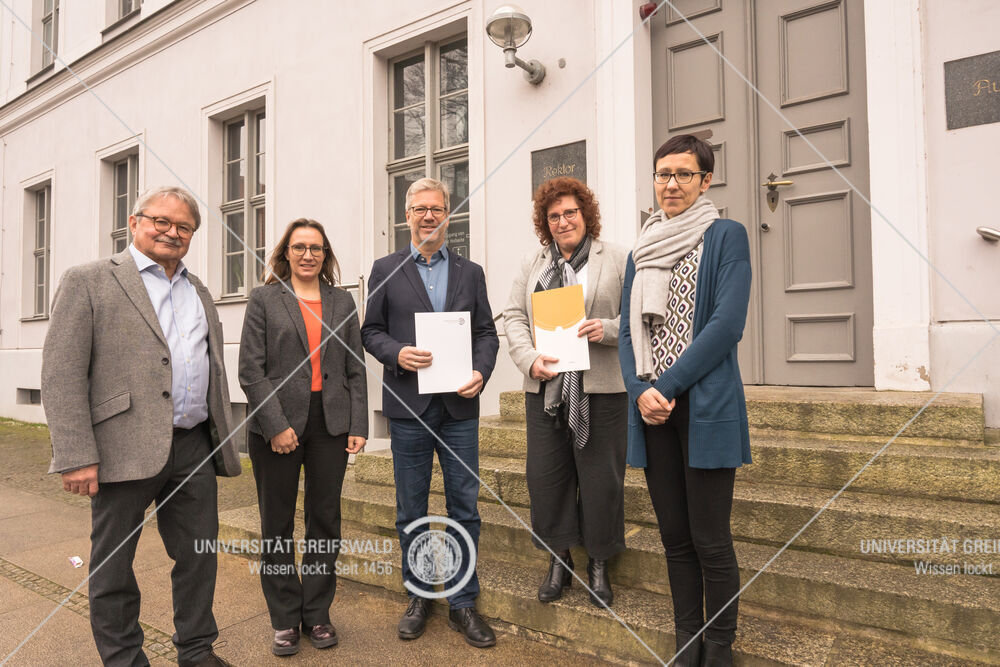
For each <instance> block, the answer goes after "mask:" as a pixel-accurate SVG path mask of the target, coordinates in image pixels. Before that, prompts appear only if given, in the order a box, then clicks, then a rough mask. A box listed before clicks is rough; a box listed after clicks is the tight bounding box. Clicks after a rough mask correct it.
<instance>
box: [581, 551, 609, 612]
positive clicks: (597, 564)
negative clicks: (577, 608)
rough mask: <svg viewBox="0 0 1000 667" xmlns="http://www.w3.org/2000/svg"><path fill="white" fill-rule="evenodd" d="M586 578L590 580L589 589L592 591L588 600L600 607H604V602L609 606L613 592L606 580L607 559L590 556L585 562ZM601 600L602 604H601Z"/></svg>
mask: <svg viewBox="0 0 1000 667" xmlns="http://www.w3.org/2000/svg"><path fill="white" fill-rule="evenodd" d="M587 578H588V579H589V580H590V590H592V591H594V592H593V593H591V595H590V601H591V602H592V603H593V604H594V606H595V607H600V608H601V609H604V605H605V604H606V605H607V606H609V607H610V606H611V603H612V602H613V601H614V599H615V594H614V593H612V592H611V582H610V581H609V580H608V561H607V560H596V559H594V558H591V559H590V562H589V563H587ZM602 600H603V601H604V604H601V601H602Z"/></svg>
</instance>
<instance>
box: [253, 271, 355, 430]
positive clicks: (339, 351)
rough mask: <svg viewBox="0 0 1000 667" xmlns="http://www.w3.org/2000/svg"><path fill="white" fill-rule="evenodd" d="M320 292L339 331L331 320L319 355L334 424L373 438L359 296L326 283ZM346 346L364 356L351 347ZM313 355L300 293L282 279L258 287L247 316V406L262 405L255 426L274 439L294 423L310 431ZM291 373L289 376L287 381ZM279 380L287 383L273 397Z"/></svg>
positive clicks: (327, 412)
mask: <svg viewBox="0 0 1000 667" xmlns="http://www.w3.org/2000/svg"><path fill="white" fill-rule="evenodd" d="M320 299H321V300H322V302H323V322H324V324H326V326H327V327H330V329H333V330H335V331H336V334H335V335H333V336H330V330H329V329H327V328H326V327H323V329H322V332H321V334H320V340H326V342H325V343H323V345H322V346H321V347H320V362H319V364H320V365H319V368H320V372H321V373H322V374H323V414H324V416H325V419H326V430H327V431H328V432H329V433H330V435H340V434H341V433H347V434H348V435H360V436H362V437H365V438H367V437H368V384H367V381H366V378H365V367H364V363H363V360H364V351H363V350H362V349H361V332H360V330H359V327H358V317H357V311H356V309H355V307H354V299H352V298H351V295H350V294H348V293H347V292H345V291H344V290H342V289H339V288H337V287H334V286H333V285H328V284H326V283H323V282H320ZM341 323H343V326H341ZM338 327H340V328H339V329H338ZM341 341H343V342H341ZM345 345H346V346H347V347H350V349H351V350H353V351H354V353H355V354H356V355H357V357H355V356H354V355H352V354H349V353H348V351H347V349H346V348H345ZM308 355H309V339H308V337H307V336H306V325H305V320H304V319H303V318H302V310H301V308H300V307H299V302H298V300H297V299H296V298H295V294H294V293H292V292H291V291H290V290H288V289H286V288H285V287H284V286H283V285H281V284H280V283H272V284H270V285H262V286H260V287H258V288H256V289H254V290H253V291H252V292H251V293H250V300H249V302H248V303H247V311H246V315H244V317H243V337H242V340H241V341H240V364H239V375H240V386H241V387H243V391H244V393H246V395H247V409H248V410H251V411H252V410H254V409H255V408H257V407H258V406H260V410H258V411H257V413H256V414H255V415H254V416H253V417H252V418H251V419H250V425H249V426H250V430H251V431H252V432H254V433H258V434H260V435H262V436H263V437H264V438H265V439H267V440H270V439H271V438H273V437H274V436H275V435H277V434H278V433H281V432H282V431H284V430H285V429H287V428H288V427H289V426H291V427H292V428H293V429H294V430H295V433H296V435H298V436H301V435H302V432H303V431H304V430H305V427H306V419H307V418H308V416H309V397H310V394H311V393H312V364H310V363H309V362H306V363H305V364H302V365H301V366H300V364H301V363H302V360H303V359H305V358H306V357H307V356H308ZM359 359H361V360H362V361H359ZM296 367H298V369H297V370H296ZM289 376H291V377H290V378H289ZM285 378H289V379H288V381H287V382H285V383H284V384H281V383H282V381H283V380H285ZM278 385H281V388H280V389H278V393H277V395H276V396H271V394H272V392H273V391H274V390H275V388H277V387H278ZM269 396H270V399H269V400H268V397H269Z"/></svg>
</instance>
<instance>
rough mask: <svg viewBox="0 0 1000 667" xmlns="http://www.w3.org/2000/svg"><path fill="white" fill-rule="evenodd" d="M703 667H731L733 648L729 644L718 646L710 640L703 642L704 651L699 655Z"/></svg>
mask: <svg viewBox="0 0 1000 667" xmlns="http://www.w3.org/2000/svg"><path fill="white" fill-rule="evenodd" d="M701 664H702V666H703V667H732V665H733V647H732V645H731V644H719V643H717V642H713V641H712V640H711V639H706V640H705V649H704V650H703V651H702V654H701Z"/></svg>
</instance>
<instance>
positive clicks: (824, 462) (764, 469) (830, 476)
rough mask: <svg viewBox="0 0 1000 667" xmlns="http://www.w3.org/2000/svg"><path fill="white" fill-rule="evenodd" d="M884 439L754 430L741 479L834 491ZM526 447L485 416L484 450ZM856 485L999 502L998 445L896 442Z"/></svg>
mask: <svg viewBox="0 0 1000 667" xmlns="http://www.w3.org/2000/svg"><path fill="white" fill-rule="evenodd" d="M884 444H885V442H884V440H883V441H876V442H869V441H863V440H858V439H846V438H837V439H833V438H829V437H823V436H814V435H811V434H808V433H794V432H789V431H765V430H762V429H757V430H755V431H754V433H753V434H752V437H751V439H750V447H751V450H752V453H753V460H754V462H753V464H752V465H748V466H744V467H742V468H740V469H739V470H738V471H737V473H736V479H737V480H741V481H745V482H765V483H769V484H791V485H797V486H813V487H818V488H825V489H833V490H837V489H840V488H841V487H842V486H843V485H844V484H846V483H847V482H848V481H849V480H850V479H851V478H852V477H853V476H854V474H855V473H856V472H857V471H859V470H861V468H862V466H864V465H865V464H866V463H867V462H868V461H869V460H870V459H871V457H872V455H874V454H875V453H876V452H878V451H879V450H880V449H882V447H883V445H884ZM525 447H526V444H525V425H524V422H515V421H508V420H504V419H502V418H500V417H485V418H483V419H481V420H480V427H479V452H480V455H482V456H490V457H502V458H520V459H523V458H524V456H525V451H526V450H525ZM851 489H852V490H855V491H867V492H871V493H884V494H888V495H893V496H908V497H917V498H941V499H950V500H964V501H975V502H985V503H1000V449H997V448H993V447H983V446H981V445H980V446H961V445H955V444H950V445H942V446H938V447H927V446H924V445H916V444H904V443H899V442H894V443H893V444H891V445H890V446H889V448H888V449H886V450H885V451H884V452H883V453H882V454H881V455H880V456H879V458H878V459H876V460H875V462H874V463H873V464H872V465H870V466H869V467H868V468H867V469H865V471H864V472H863V473H862V474H861V476H860V477H858V479H856V480H855V481H854V482H853V483H852V484H851ZM998 511H1000V510H998Z"/></svg>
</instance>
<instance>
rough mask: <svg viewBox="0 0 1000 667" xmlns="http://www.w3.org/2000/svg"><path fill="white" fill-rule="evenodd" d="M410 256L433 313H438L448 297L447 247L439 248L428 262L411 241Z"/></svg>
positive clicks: (442, 308)
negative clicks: (422, 282) (422, 283)
mask: <svg viewBox="0 0 1000 667" xmlns="http://www.w3.org/2000/svg"><path fill="white" fill-rule="evenodd" d="M410 255H411V256H412V257H413V261H414V262H415V263H416V265H417V273H419V274H420V279H421V280H423V281H424V288H425V289H426V290H427V296H428V297H430V300H431V306H432V307H433V308H434V312H436V313H440V312H441V311H442V310H444V302H445V298H446V297H447V296H448V248H447V246H441V248H440V249H439V250H438V251H437V252H436V253H434V254H433V255H431V261H430V262H428V261H427V260H426V259H424V256H423V255H421V254H420V251H419V250H417V247H416V246H415V245H413V241H410Z"/></svg>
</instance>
